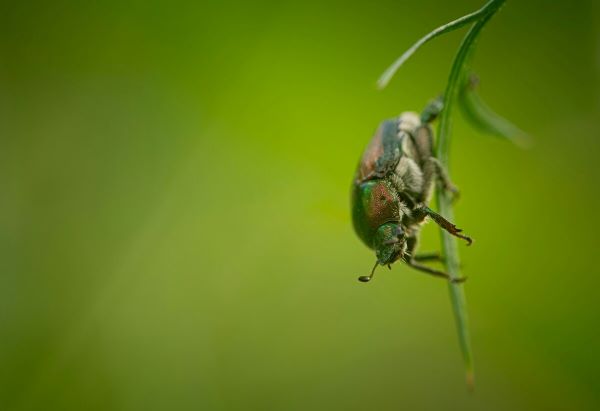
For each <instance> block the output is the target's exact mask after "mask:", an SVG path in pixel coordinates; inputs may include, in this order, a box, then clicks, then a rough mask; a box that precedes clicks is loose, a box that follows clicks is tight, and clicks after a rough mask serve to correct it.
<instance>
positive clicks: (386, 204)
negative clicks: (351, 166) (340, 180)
mask: <svg viewBox="0 0 600 411" xmlns="http://www.w3.org/2000/svg"><path fill="white" fill-rule="evenodd" d="M398 215H399V210H398V197H397V194H396V190H395V189H394V188H393V187H392V186H391V184H390V183H389V182H388V181H387V180H381V179H376V180H369V181H365V182H363V183H360V184H354V187H353V189H352V223H353V224H354V230H355V231H356V234H358V237H359V238H360V239H361V240H362V241H363V242H364V243H365V244H366V245H367V246H368V247H369V248H374V247H373V238H374V236H375V233H376V232H377V229H378V228H379V226H381V225H382V224H385V223H388V222H397V221H398Z"/></svg>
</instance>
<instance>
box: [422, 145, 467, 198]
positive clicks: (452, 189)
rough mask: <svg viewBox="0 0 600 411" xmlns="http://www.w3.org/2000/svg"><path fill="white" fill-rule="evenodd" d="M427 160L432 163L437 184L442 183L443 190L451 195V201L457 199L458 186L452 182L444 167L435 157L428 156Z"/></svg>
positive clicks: (458, 194)
mask: <svg viewBox="0 0 600 411" xmlns="http://www.w3.org/2000/svg"><path fill="white" fill-rule="evenodd" d="M429 162H430V163H431V164H432V165H433V170H434V172H435V176H436V177H437V181H438V184H441V185H442V188H443V189H444V191H446V192H447V193H448V194H450V196H451V197H452V201H455V200H458V198H459V197H460V191H459V190H458V187H456V186H455V185H454V183H453V182H452V181H451V180H450V176H449V175H448V172H447V171H446V168H445V167H444V166H443V165H442V163H440V160H438V159H437V158H435V157H433V156H432V157H430V158H429Z"/></svg>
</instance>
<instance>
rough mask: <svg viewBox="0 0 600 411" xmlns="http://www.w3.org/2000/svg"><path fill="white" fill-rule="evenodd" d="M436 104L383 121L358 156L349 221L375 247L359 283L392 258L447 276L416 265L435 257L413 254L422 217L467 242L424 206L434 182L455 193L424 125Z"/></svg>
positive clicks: (435, 111)
mask: <svg viewBox="0 0 600 411" xmlns="http://www.w3.org/2000/svg"><path fill="white" fill-rule="evenodd" d="M441 108H442V105H441V102H440V101H439V100H435V101H434V102H432V103H431V104H430V105H429V106H428V107H427V108H426V109H425V110H424V111H423V113H422V114H421V116H419V115H418V114H417V113H414V112H405V113H402V114H401V115H400V116H399V117H397V118H393V119H391V120H386V121H384V122H383V123H381V125H380V126H379V128H378V129H377V131H376V132H375V135H374V136H373V138H372V139H371V142H370V143H369V145H368V146H367V148H366V149H365V151H364V153H363V155H362V157H361V160H360V162H359V164H358V168H357V170H356V174H355V178H354V181H353V184H352V196H351V198H352V201H351V206H352V222H353V225H354V230H355V231H356V234H357V235H358V237H359V238H360V239H361V240H362V242H363V243H365V244H366V245H367V246H368V247H369V248H371V249H373V250H375V254H376V256H377V261H376V262H375V265H374V266H373V269H372V271H371V274H370V275H368V276H361V277H359V278H358V279H359V281H362V282H368V281H370V280H371V278H372V277H373V274H374V272H375V269H376V268H377V266H378V265H384V266H385V265H387V266H388V268H390V269H391V264H392V263H394V262H396V261H398V260H402V261H404V262H405V263H406V264H408V265H409V266H411V267H413V268H415V269H417V270H420V271H423V272H425V273H428V274H431V275H435V276H439V277H444V278H447V279H450V277H449V275H448V274H447V273H445V272H443V271H439V270H436V269H433V268H431V267H428V266H426V265H423V264H421V263H420V262H422V261H432V260H440V259H441V257H440V255H439V254H427V255H416V254H415V252H416V249H417V245H418V240H419V232H420V229H421V226H422V225H423V223H424V222H425V220H426V218H427V217H430V218H431V219H432V220H433V221H435V222H436V223H437V224H438V225H440V227H442V228H443V229H445V230H446V231H448V232H449V233H450V234H452V235H454V236H456V237H459V238H462V239H464V240H465V241H467V244H469V245H470V244H471V242H472V240H471V238H469V237H468V236H466V235H463V234H461V231H462V230H460V229H458V228H457V227H456V226H455V225H454V224H452V223H451V222H449V221H448V220H446V219H445V218H443V217H442V216H441V215H439V214H437V213H435V212H434V211H433V210H431V209H430V208H429V207H428V204H429V201H430V199H431V194H432V192H433V185H434V183H435V182H437V183H438V184H441V185H442V187H443V188H444V189H445V190H447V191H449V192H451V193H452V194H453V195H455V196H456V195H457V194H458V190H457V189H456V187H455V186H454V184H452V182H451V181H450V179H449V178H448V174H447V173H446V171H445V169H444V167H443V166H442V164H440V162H439V161H438V160H437V158H435V157H434V155H433V131H432V129H431V127H430V123H431V122H432V121H433V120H434V119H435V118H436V117H437V115H438V114H439V113H440V111H441ZM464 280H465V279H464V278H458V279H453V280H451V281H453V282H462V281H464Z"/></svg>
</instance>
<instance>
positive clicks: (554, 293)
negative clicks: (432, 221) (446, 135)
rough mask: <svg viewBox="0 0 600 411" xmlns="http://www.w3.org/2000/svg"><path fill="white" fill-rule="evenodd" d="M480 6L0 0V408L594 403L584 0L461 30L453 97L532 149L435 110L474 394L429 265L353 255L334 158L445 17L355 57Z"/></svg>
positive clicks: (595, 114)
mask: <svg viewBox="0 0 600 411" xmlns="http://www.w3.org/2000/svg"><path fill="white" fill-rule="evenodd" d="M480 5H481V1H478V0H463V1H455V2H444V1H439V0H423V1H420V2H406V1H403V2H392V1H387V2H342V1H331V2H322V1H312V0H310V1H306V2H290V1H283V2H282V1H279V2H274V1H266V0H259V1H257V2H221V1H202V2H176V1H175V2H157V1H132V2H118V1H112V2H109V1H104V2H65V1H54V2H3V3H2V4H1V5H0V409H2V410H188V409H189V410H308V409H318V410H364V409H377V410H396V409H404V410H430V409H465V410H507V409H510V410H594V409H598V408H599V407H600V383H599V382H598V379H597V376H598V372H599V371H600V356H599V355H598V351H599V348H600V334H599V332H598V324H599V321H600V300H599V298H598V288H599V286H600V270H599V268H598V262H597V261H596V259H595V257H596V252H597V246H598V232H599V230H600V219H599V218H598V213H597V210H598V207H599V206H600V184H599V181H598V180H599V177H600V168H598V158H599V155H600V138H599V137H600V136H599V134H600V133H599V131H598V130H599V128H598V118H599V114H600V76H599V61H600V60H599V58H600V52H599V44H598V38H599V37H598V33H599V31H598V27H599V24H600V20H599V18H600V9H599V8H598V6H597V5H595V4H593V2H592V1H591V0H589V1H575V2H546V1H542V0H529V1H525V2H517V1H509V2H508V4H507V5H506V6H505V7H504V8H503V9H502V10H501V11H500V13H499V14H498V15H497V16H496V17H495V18H494V20H493V21H492V22H491V23H490V24H489V26H488V27H487V28H486V29H485V31H484V33H483V36H482V38H481V40H480V42H479V47H478V50H477V54H476V58H475V64H474V69H475V70H476V71H477V73H478V74H479V75H480V76H481V88H480V93H481V95H482V96H483V98H485V100H486V101H487V102H489V103H490V105H491V106H493V107H494V108H495V109H496V110H497V111H498V112H499V113H501V114H503V115H505V116H506V117H507V118H509V119H511V120H513V121H514V122H515V124H517V125H519V126H520V127H521V128H522V129H523V130H525V131H527V132H528V133H530V134H531V135H533V136H534V137H535V140H536V142H535V146H534V147H533V149H531V150H528V151H523V150H519V149H516V148H515V147H513V146H511V145H510V144H508V143H506V142H503V141H500V140H498V139H494V138H488V137H486V136H482V135H479V134H478V133H477V132H475V131H473V130H472V129H471V128H470V127H469V126H468V125H467V124H465V123H464V121H462V120H460V118H457V121H456V122H455V128H454V137H453V139H454V140H453V153H452V172H453V178H454V180H455V182H456V183H457V184H458V185H459V186H460V188H461V190H462V197H461V200H460V202H459V203H458V204H457V205H456V214H457V219H458V223H459V224H460V226H461V227H463V228H464V229H465V230H466V231H467V232H468V233H469V234H471V235H472V236H473V237H474V238H475V239H476V243H475V244H474V245H473V246H472V247H471V248H468V249H462V250H461V254H462V260H463V264H464V273H465V274H467V275H468V276H469V282H468V283H467V285H466V289H467V295H468V297H469V309H470V315H471V327H472V333H473V343H474V348H475V361H476V367H477V390H476V392H475V393H474V394H473V395H469V394H468V393H467V392H466V390H465V387H464V381H463V373H462V372H463V370H462V364H461V357H460V353H459V350H458V344H457V340H456V335H455V329H454V323H453V319H452V313H451V309H450V304H449V301H448V295H447V288H446V285H445V284H444V282H443V281H438V280H435V279H432V278H429V277H427V276H424V275H421V274H419V273H415V272H413V271H410V270H409V269H407V268H406V267H404V266H401V265H399V264H397V265H396V266H394V267H393V270H392V271H391V272H388V271H385V272H383V271H382V272H381V273H380V275H379V276H378V278H377V279H376V281H374V282H373V283H371V284H369V285H365V284H360V283H358V282H357V281H356V277H357V275H359V274H365V273H366V272H367V271H368V270H369V268H370V267H371V264H372V262H373V255H372V252H370V251H369V250H367V249H365V248H364V246H362V244H361V243H360V242H359V240H358V239H357V238H356V237H355V235H354V233H353V232H352V229H351V225H350V222H349V210H348V202H349V199H348V197H349V193H348V191H349V186H350V181H351V178H352V174H353V171H354V167H355V165H356V162H357V160H358V156H359V154H360V152H361V150H362V148H363V146H364V145H365V144H366V142H367V141H368V140H369V138H370V136H371V134H372V133H373V131H374V130H375V128H376V126H377V125H378V123H379V121H381V120H382V119H385V118H388V117H391V116H393V115H395V114H397V113H399V112H400V111H403V110H420V109H421V108H422V107H424V105H425V104H426V102H427V101H428V100H429V99H430V98H431V97H433V96H436V95H438V94H439V93H440V92H441V90H443V87H444V85H445V82H446V79H447V73H448V68H449V65H450V62H451V59H452V57H453V54H454V51H455V50H456V47H457V45H458V42H459V41H460V38H461V36H462V35H463V34H464V32H460V33H452V34H450V35H448V36H444V37H443V38H440V39H438V40H437V41H435V42H433V43H431V44H428V45H427V46H426V47H424V48H423V49H422V50H420V51H419V52H418V53H417V54H416V55H415V56H414V57H413V58H412V59H411V61H409V62H408V63H407V64H406V65H405V66H404V67H402V68H401V70H400V71H399V73H398V77H397V78H396V79H395V80H394V82H393V83H392V84H391V86H390V87H389V88H388V89H386V90H385V91H383V92H377V91H376V90H375V86H374V82H375V80H376V79H377V77H378V75H379V74H380V73H381V71H382V70H383V69H384V68H385V67H387V65H388V64H390V63H391V62H392V61H393V59H394V58H396V57H397V56H398V54H399V53H400V52H402V51H403V50H405V49H406V47H407V46H409V45H411V44H412V42H414V41H415V40H416V39H417V38H419V37H420V36H422V35H423V34H425V33H426V32H427V31H429V30H430V29H431V28H433V27H435V26H437V25H439V24H441V23H444V22H446V21H448V20H450V19H452V18H456V17H458V16H461V15H463V14H464V13H465V12H469V11H472V10H475V9H476V8H478V7H479V6H480ZM438 247H439V239H438V233H437V230H436V229H435V228H434V227H427V229H426V230H425V239H424V243H423V245H422V249H424V250H434V249H437V248H438ZM461 247H462V246H461Z"/></svg>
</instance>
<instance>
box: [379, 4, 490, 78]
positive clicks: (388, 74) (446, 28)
mask: <svg viewBox="0 0 600 411" xmlns="http://www.w3.org/2000/svg"><path fill="white" fill-rule="evenodd" d="M492 3H494V0H492V1H490V2H489V3H488V4H486V5H485V6H483V7H482V8H481V9H479V10H477V11H474V12H473V13H470V14H467V15H466V16H463V17H460V18H458V19H456V20H453V21H451V22H449V23H446V24H444V25H442V26H440V27H438V28H436V29H435V30H433V31H431V32H430V33H429V34H427V35H426V36H424V37H422V38H421V39H419V40H418V41H417V42H416V43H415V44H413V45H412V46H411V47H410V48H409V49H408V50H406V51H405V52H404V54H402V55H401V56H400V57H398V59H397V60H396V61H394V62H393V63H392V65H391V66H389V67H388V68H387V69H386V70H385V71H384V72H383V74H382V75H381V77H379V80H377V87H378V88H379V89H382V88H384V87H385V86H387V85H388V84H389V82H390V80H391V79H392V77H394V74H396V71H398V69H399V68H400V66H402V64H404V62H405V61H406V60H408V59H409V58H410V56H412V55H413V54H414V53H415V51H417V50H418V49H419V48H420V47H421V46H422V45H424V44H425V43H427V42H429V41H431V40H433V39H434V38H436V37H438V36H441V35H442V34H445V33H449V32H451V31H454V30H457V29H459V28H461V27H464V26H465V25H467V24H469V23H472V22H474V21H475V20H477V19H479V18H481V17H482V16H483V15H485V14H486V13H487V12H488V11H489V7H490V5H491V4H492Z"/></svg>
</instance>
